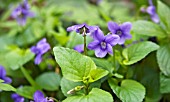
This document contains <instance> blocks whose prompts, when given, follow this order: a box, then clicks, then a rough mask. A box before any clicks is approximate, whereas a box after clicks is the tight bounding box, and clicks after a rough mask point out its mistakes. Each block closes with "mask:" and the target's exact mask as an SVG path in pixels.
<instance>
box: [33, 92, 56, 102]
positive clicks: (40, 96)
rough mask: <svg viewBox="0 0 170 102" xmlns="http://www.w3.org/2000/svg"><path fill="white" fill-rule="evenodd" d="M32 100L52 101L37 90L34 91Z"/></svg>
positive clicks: (40, 101)
mask: <svg viewBox="0 0 170 102" xmlns="http://www.w3.org/2000/svg"><path fill="white" fill-rule="evenodd" d="M33 98H34V101H33V102H54V101H53V100H52V99H49V98H48V97H44V94H43V93H42V92H41V91H39V90H37V91H36V92H35V93H34V96H33Z"/></svg>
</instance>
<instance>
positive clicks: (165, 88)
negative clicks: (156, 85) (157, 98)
mask: <svg viewBox="0 0 170 102" xmlns="http://www.w3.org/2000/svg"><path fill="white" fill-rule="evenodd" d="M169 84H170V78H169V77H166V76H165V75H163V74H162V73H160V91H161V93H170V87H169Z"/></svg>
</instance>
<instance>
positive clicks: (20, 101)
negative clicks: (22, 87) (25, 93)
mask: <svg viewBox="0 0 170 102" xmlns="http://www.w3.org/2000/svg"><path fill="white" fill-rule="evenodd" d="M11 98H12V99H13V100H14V102H24V97H22V96H20V95H18V94H16V93H13V94H12V95H11Z"/></svg>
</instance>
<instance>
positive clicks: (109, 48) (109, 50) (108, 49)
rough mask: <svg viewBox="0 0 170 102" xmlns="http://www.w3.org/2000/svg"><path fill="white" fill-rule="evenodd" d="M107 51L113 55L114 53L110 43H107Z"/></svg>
mask: <svg viewBox="0 0 170 102" xmlns="http://www.w3.org/2000/svg"><path fill="white" fill-rule="evenodd" d="M107 52H108V53H109V54H111V55H113V49H112V46H111V45H110V44H107Z"/></svg>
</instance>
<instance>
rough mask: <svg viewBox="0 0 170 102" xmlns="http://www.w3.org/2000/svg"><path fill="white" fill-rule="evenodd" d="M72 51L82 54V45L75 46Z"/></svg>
mask: <svg viewBox="0 0 170 102" xmlns="http://www.w3.org/2000/svg"><path fill="white" fill-rule="evenodd" d="M74 50H76V51H78V52H80V53H82V52H84V45H83V44H80V45H76V46H75V47H74Z"/></svg>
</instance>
